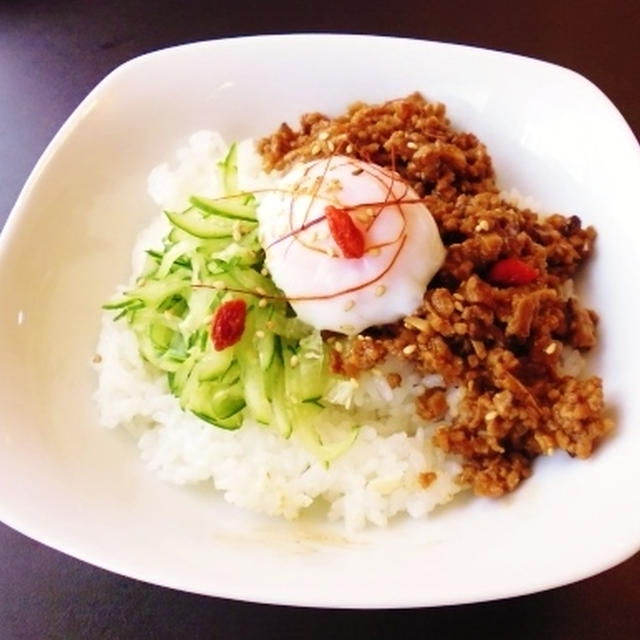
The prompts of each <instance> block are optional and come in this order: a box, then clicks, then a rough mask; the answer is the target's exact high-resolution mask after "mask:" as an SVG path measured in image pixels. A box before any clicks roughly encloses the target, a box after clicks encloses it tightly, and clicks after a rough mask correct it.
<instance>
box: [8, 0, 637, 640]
mask: <svg viewBox="0 0 640 640" xmlns="http://www.w3.org/2000/svg"><path fill="white" fill-rule="evenodd" d="M292 31H307V32H308V31H323V32H352V33H378V34H387V35H403V36H411V37H417V38H425V39H432V40H441V41H447V42H458V43H465V44H472V45H478V46H483V47H489V48H494V49H499V50H503V51H511V52H514V53H520V54H524V55H528V56H533V57H537V58H542V59H544V60H548V61H551V62H555V63H558V64H561V65H564V66H567V67H570V68H572V69H574V70H576V71H578V72H580V73H582V74H583V75H585V76H587V77H588V78H589V79H590V80H592V81H593V82H595V83H596V84H597V85H598V86H599V87H600V88H601V89H602V90H604V92H605V93H607V94H608V96H609V97H610V98H611V99H612V100H613V102H614V103H615V104H616V105H617V106H618V108H619V109H620V110H621V112H622V114H623V115H624V116H625V118H626V119H627V121H628V122H629V124H630V125H631V127H632V129H633V130H634V132H635V133H636V135H638V134H639V133H640V88H639V84H638V80H639V79H640V78H639V76H638V72H637V65H638V54H640V4H638V2H637V0H608V1H607V2H605V1H604V0H603V1H602V2H598V1H595V0H582V1H580V2H577V1H568V2H558V1H557V0H535V1H531V2H527V1H526V0H523V2H512V1H509V0H504V1H492V0H485V1H484V2H478V1H474V0H468V1H465V0H448V2H430V1H426V0H425V1H420V0H406V1H405V2H404V3H393V2H376V1H375V0H369V2H364V1H358V2H354V1H351V2H349V1H348V0H347V1H346V2H344V3H337V2H336V3H330V2H324V3H323V2H319V3H308V2H300V1H296V0H292V1H290V2H285V1H280V0H277V1H272V2H268V1H267V0H263V1H261V0H242V1H240V2H226V1H218V2H215V1H214V0H208V1H204V0H203V1H194V2H189V1H188V0H186V1H183V2H179V1H171V0H156V1H155V2H148V1H147V0H130V1H128V2H127V1H114V2H108V1H107V0H95V1H90V0H85V1H82V0H64V1H61V0H49V1H45V0H42V1H37V0H33V1H29V0H24V1H20V0H0V226H1V225H3V224H4V222H5V220H6V218H7V216H8V214H9V211H10V210H11V207H12V205H13V203H14V201H15V199H16V197H17V195H18V192H19V190H20V188H21V186H22V184H23V183H24V181H25V179H26V178H27V175H28V173H29V171H30V170H31V168H32V166H33V165H34V163H35V162H36V160H37V158H38V156H39V155H40V153H41V152H42V150H43V149H44V147H45V146H46V144H47V143H48V142H49V140H50V139H51V137H52V136H53V135H54V133H55V132H56V130H57V129H58V127H59V126H60V125H61V124H62V122H63V121H64V120H65V118H66V117H67V116H68V115H69V114H70V113H71V111H72V110H73V109H74V107H75V106H76V105H77V104H78V102H79V101H80V100H81V99H82V98H83V97H84V95H85V94H86V93H87V92H88V91H89V90H90V89H91V88H92V87H93V85H95V84H96V83H97V82H98V81H99V80H100V79H101V78H102V77H103V76H104V75H105V74H106V73H108V72H109V71H110V70H112V69H113V68H115V67H116V66H118V65H119V64H121V63H122V62H124V61H126V60H128V59H130V58H132V57H134V56H136V55H139V54H141V53H145V52H148V51H151V50H153V49H157V48H161V47H166V46H169V45H174V44H180V43H185V42H190V41H195V40H202V39H209V38H218V37H224V36H231V35H245V34H254V33H283V32H292ZM532 91H535V87H532ZM639 178H640V176H639ZM0 357H1V354H0ZM1 367H2V363H1V361H0V375H6V372H4V373H3V372H2V369H1ZM523 552H526V550H523ZM425 579H426V577H425ZM406 636H413V637H430V638H458V637H460V638H462V637H465V638H466V637H473V636H475V637H480V638H484V637H491V638H503V637H504V638H514V637H515V638H518V639H521V640H524V639H525V638H563V639H565V640H568V639H573V638H580V639H581V640H585V639H588V638H604V637H607V638H609V639H615V638H625V639H626V638H640V555H636V556H634V557H633V558H631V559H630V560H628V561H627V562H625V563H624V564H622V565H620V566H618V567H616V568H614V569H611V570H609V571H607V572H605V573H604V574H601V575H599V576H596V577H593V578H591V579H589V580H585V581H583V582H580V583H577V584H574V585H570V586H567V587H564V588H560V589H555V590H552V591H548V592H545V593H541V594H536V595H532V596H527V597H521V598H514V599H511V600H505V601H499V602H492V603H482V604H475V605H466V606H461V607H447V608H438V609H418V610H408V611H371V612H366V611H321V610H307V609H294V608H286V607H271V606H263V605H254V604H247V603H241V602H230V601H226V600H220V599H215V598H206V597H201V596H194V595H191V594H185V593H180V592H175V591H172V590H169V589H164V588H160V587H155V586H150V585H147V584H143V583H141V582H136V581H134V580H129V579H126V578H123V577H120V576H117V575H114V574H111V573H108V572H106V571H103V570H100V569H97V568H94V567H92V566H89V565H86V564H84V563H82V562H80V561H77V560H74V559H72V558H69V557H67V556H65V555H63V554H61V553H58V552H56V551H52V550H50V549H48V548H46V547H44V546H42V545H40V544H38V543H36V542H33V541H31V540H29V539H27V538H25V537H24V536H22V535H21V534H19V533H17V532H15V531H13V530H11V529H9V528H7V527H5V526H3V525H1V524H0V639H2V640H13V639H18V638H20V639H22V638H24V639H25V640H27V639H28V640H31V639H43V638H65V639H75V638H92V639H98V638H124V639H132V640H135V639H137V638H141V639H142V638H144V639H148V638H201V637H202V638H234V639H244V638H327V637H329V638H354V637H355V638H359V637H362V638H387V637H390V638H392V637H393V638H395V637H398V638H403V637H406Z"/></svg>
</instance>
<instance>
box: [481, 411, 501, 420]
mask: <svg viewBox="0 0 640 640" xmlns="http://www.w3.org/2000/svg"><path fill="white" fill-rule="evenodd" d="M497 417H498V412H497V411H489V412H488V413H487V414H485V416H484V419H485V420H486V421H487V422H489V421H491V420H495V419H496V418H497Z"/></svg>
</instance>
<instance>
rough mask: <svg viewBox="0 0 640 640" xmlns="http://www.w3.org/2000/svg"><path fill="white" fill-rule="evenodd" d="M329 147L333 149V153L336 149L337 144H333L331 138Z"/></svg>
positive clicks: (328, 143) (330, 149)
mask: <svg viewBox="0 0 640 640" xmlns="http://www.w3.org/2000/svg"><path fill="white" fill-rule="evenodd" d="M327 147H328V148H329V151H331V153H333V152H334V151H335V150H336V145H335V144H333V142H332V141H331V140H329V142H327Z"/></svg>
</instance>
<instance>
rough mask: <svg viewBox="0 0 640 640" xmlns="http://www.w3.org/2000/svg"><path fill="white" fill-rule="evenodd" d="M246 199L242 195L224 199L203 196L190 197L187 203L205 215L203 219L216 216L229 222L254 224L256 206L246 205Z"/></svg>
mask: <svg viewBox="0 0 640 640" xmlns="http://www.w3.org/2000/svg"><path fill="white" fill-rule="evenodd" d="M245 200H246V198H245V197H244V196H242V195H239V196H232V197H224V198H205V197H204V196H191V197H190V198H189V202H190V203H191V204H192V205H193V206H194V207H196V208H197V209H199V210H200V211H202V213H204V214H206V217H205V219H208V218H209V217H211V216H214V215H215V216H218V217H221V218H225V219H229V220H243V221H244V222H246V223H255V222H256V208H257V207H256V205H255V204H254V203H250V204H246V203H245Z"/></svg>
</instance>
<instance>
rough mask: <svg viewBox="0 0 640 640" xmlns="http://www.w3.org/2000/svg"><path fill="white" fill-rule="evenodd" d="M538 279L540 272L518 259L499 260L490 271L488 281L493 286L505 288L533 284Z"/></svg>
mask: <svg viewBox="0 0 640 640" xmlns="http://www.w3.org/2000/svg"><path fill="white" fill-rule="evenodd" d="M537 277H538V270H537V269H535V268H534V267H532V266H531V265H529V264H527V263H526V262H523V261H522V260H520V259H518V258H504V259H503V260H498V262H496V263H494V265H493V266H492V267H491V269H489V274H488V276H487V280H488V281H489V282H490V283H491V284H495V285H502V286H505V287H519V286H522V285H525V284H529V283H530V282H533V281H534V280H535V279H536V278H537Z"/></svg>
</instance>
